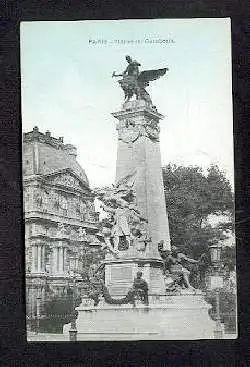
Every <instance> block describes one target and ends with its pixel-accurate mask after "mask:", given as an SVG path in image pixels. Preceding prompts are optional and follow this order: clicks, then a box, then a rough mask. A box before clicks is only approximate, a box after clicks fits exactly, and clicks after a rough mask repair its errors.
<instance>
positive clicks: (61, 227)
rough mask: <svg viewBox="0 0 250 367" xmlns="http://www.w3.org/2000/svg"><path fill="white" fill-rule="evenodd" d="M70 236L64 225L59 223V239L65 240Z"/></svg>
mask: <svg viewBox="0 0 250 367" xmlns="http://www.w3.org/2000/svg"><path fill="white" fill-rule="evenodd" d="M67 236H68V230H67V228H66V227H65V225H64V224H63V223H58V226H57V237H59V238H65V237H67Z"/></svg>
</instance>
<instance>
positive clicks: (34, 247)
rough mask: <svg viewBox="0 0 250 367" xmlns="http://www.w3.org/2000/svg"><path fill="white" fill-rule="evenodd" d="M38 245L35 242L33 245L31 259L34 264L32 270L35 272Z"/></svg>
mask: <svg viewBox="0 0 250 367" xmlns="http://www.w3.org/2000/svg"><path fill="white" fill-rule="evenodd" d="M36 256H37V254H36V245H35V244H34V243H33V244H32V246H31V261H32V265H31V272H32V273H35V272H36Z"/></svg>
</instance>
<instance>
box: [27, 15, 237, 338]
mask: <svg viewBox="0 0 250 367" xmlns="http://www.w3.org/2000/svg"><path fill="white" fill-rule="evenodd" d="M20 42H21V92H22V128H23V197H24V208H23V209H24V218H25V249H24V251H25V259H26V263H25V267H26V270H25V271H26V318H27V323H26V324H27V340H28V341H29V342H37V341H46V342H53V341H65V342H78V341H85V340H117V341H118V340H196V339H235V338H237V300H236V298H237V297H236V287H237V285H236V257H235V246H236V244H235V235H234V162H233V115H232V75H231V27H230V19H229V18H202V19H198V18H197V19H158V20H155V19H136V20H129V19H128V20H105V21H103V20H95V21H93V20H91V21H90V20H88V21H86V20H85V21H39V22H36V21H34V22H22V23H21V29H20Z"/></svg>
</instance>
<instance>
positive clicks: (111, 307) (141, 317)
mask: <svg viewBox="0 0 250 367" xmlns="http://www.w3.org/2000/svg"><path fill="white" fill-rule="evenodd" d="M126 60H127V62H128V66H127V68H126V69H125V71H124V72H123V73H122V74H116V73H115V72H113V75H112V76H113V77H121V79H120V80H119V81H118V83H119V85H120V87H121V88H122V89H123V91H124V95H125V101H124V103H123V105H122V108H121V110H120V111H118V112H114V113H113V114H112V115H113V116H114V117H115V118H116V119H117V127H116V129H117V133H118V134H117V135H118V147H117V163H116V180H115V183H114V185H113V186H112V187H111V188H109V189H103V190H102V189H100V190H98V191H97V192H96V196H97V197H98V198H99V199H100V200H101V202H102V209H103V210H104V211H106V213H107V216H108V217H107V219H106V220H105V221H104V222H103V223H101V228H102V233H103V241H104V245H103V248H106V250H107V253H106V256H105V260H104V261H103V262H102V264H101V266H100V269H103V275H104V281H103V283H102V280H100V281H99V283H98V280H95V282H96V283H95V284H97V286H96V287H95V292H94V293H95V296H92V299H91V297H83V300H82V304H81V305H80V306H79V307H78V308H77V311H78V318H77V320H76V327H77V331H78V340H126V339H128V340H130V339H134V340H140V339H172V340H175V339H195V338H196V339H198V338H201V339H202V338H212V337H213V330H214V322H213V321H212V320H211V319H210V318H209V316H208V309H209V305H208V304H207V303H206V302H205V301H204V299H203V294H202V292H201V291H199V290H195V289H193V288H192V287H191V286H190V284H189V282H188V278H187V272H186V271H185V268H184V267H183V266H182V265H181V261H182V259H183V256H182V257H181V256H179V255H181V254H179V255H178V256H176V258H174V257H173V256H172V257H171V264H172V265H171V267H170V268H171V269H172V273H173V274H172V279H173V278H174V276H175V275H176V274H178V276H177V278H178V279H179V281H180V285H181V280H180V279H182V276H183V279H182V283H183V284H182V285H181V286H179V287H177V291H176V289H175V290H173V289H172V290H171V291H168V292H167V291H166V277H164V274H163V260H162V258H161V256H160V253H159V250H158V248H159V245H161V248H162V249H163V250H164V251H165V252H167V253H169V254H170V253H171V244H170V235H169V224H168V215H167V212H166V205H165V197H164V188H163V179H162V165H161V155H160V145H159V138H160V120H162V119H163V118H164V116H163V115H161V114H160V113H159V112H158V111H157V108H156V106H154V105H153V103H152V100H151V98H150V96H149V94H148V92H147V91H146V89H145V88H146V87H147V86H148V85H149V82H151V81H153V80H156V79H158V78H160V77H163V76H164V75H165V74H166V72H167V70H168V69H167V68H162V69H156V70H146V71H142V72H140V71H139V66H140V64H139V63H138V62H137V61H135V60H133V59H132V58H131V57H130V56H126ZM134 96H135V98H134V99H132V98H133V97H134ZM186 259H187V258H186ZM188 260H189V261H192V259H191V260H190V259H188ZM170 278H171V274H170ZM98 284H99V285H98ZM136 284H137V286H136ZM138 284H139V288H138ZM140 284H142V285H143V287H144V290H143V287H142V286H140ZM183 285H184V288H185V289H183ZM98 287H99V288H98ZM97 289H99V291H97ZM98 292H99V293H98ZM141 295H143V297H142V296H141ZM145 299H146V301H145ZM93 302H94V303H93ZM68 330H69V325H65V327H64V332H65V333H66V332H68Z"/></svg>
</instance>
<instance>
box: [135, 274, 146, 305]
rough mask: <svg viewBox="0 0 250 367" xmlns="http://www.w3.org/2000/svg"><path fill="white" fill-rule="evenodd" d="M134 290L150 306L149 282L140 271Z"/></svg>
mask: <svg viewBox="0 0 250 367" xmlns="http://www.w3.org/2000/svg"><path fill="white" fill-rule="evenodd" d="M133 290H134V292H135V295H137V296H138V297H139V298H140V299H141V301H142V302H143V303H144V304H145V305H147V306H148V283H147V282H146V280H144V279H143V278H142V272H141V271H138V272H137V274H136V277H135V279H134V283H133Z"/></svg>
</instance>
